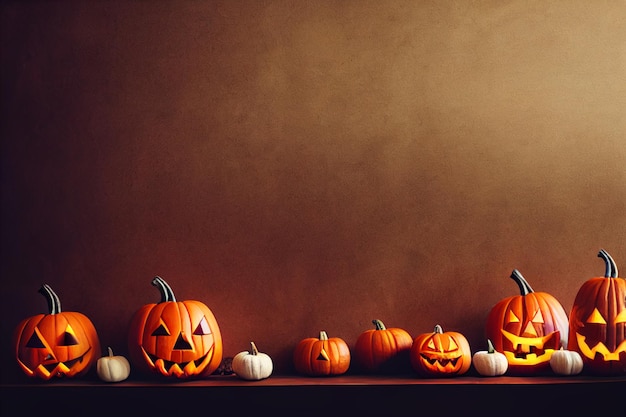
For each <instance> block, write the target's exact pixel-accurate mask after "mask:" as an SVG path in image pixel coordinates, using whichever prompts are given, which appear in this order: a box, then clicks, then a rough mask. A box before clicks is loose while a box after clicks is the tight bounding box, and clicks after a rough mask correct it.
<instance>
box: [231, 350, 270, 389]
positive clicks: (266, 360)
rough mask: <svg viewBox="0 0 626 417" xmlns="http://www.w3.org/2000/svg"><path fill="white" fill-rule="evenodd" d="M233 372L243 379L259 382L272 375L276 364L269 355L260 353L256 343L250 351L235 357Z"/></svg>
mask: <svg viewBox="0 0 626 417" xmlns="http://www.w3.org/2000/svg"><path fill="white" fill-rule="evenodd" d="M232 367H233V372H234V373H235V374H236V375H237V376H238V377H240V378H242V379H247V380H251V381H258V380H261V379H265V378H267V377H269V376H270V375H271V374H272V371H273V370H274V364H273V363H272V358H270V356H269V355H267V354H265V353H262V352H259V350H258V349H257V347H256V345H255V344H254V342H250V351H249V352H248V351H247V350H244V351H243V352H239V353H238V354H236V355H235V356H234V357H233V364H232Z"/></svg>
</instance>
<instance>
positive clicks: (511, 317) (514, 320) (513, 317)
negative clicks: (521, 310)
mask: <svg viewBox="0 0 626 417" xmlns="http://www.w3.org/2000/svg"><path fill="white" fill-rule="evenodd" d="M508 322H509V323H519V317H517V316H516V315H515V313H513V312H512V311H510V310H509V320H508Z"/></svg>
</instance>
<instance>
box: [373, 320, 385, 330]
mask: <svg viewBox="0 0 626 417" xmlns="http://www.w3.org/2000/svg"><path fill="white" fill-rule="evenodd" d="M372 323H374V326H376V330H386V329H387V328H386V327H385V324H384V323H383V322H382V320H378V319H375V320H372Z"/></svg>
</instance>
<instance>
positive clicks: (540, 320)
mask: <svg viewBox="0 0 626 417" xmlns="http://www.w3.org/2000/svg"><path fill="white" fill-rule="evenodd" d="M532 322H533V323H544V321H543V314H542V313H541V310H537V313H535V317H533V320H532Z"/></svg>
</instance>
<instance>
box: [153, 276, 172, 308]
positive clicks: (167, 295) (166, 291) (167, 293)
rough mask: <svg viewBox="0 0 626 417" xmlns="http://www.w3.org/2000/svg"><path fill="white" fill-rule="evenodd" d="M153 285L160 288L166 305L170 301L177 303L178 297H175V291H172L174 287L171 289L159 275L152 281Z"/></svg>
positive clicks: (162, 299) (162, 300)
mask: <svg viewBox="0 0 626 417" xmlns="http://www.w3.org/2000/svg"><path fill="white" fill-rule="evenodd" d="M152 285H154V286H155V287H158V288H159V291H160V292H161V302H162V303H166V302H168V301H176V297H174V291H172V287H170V286H169V284H168V283H167V282H165V280H164V279H163V278H161V277H160V276H158V275H157V276H156V277H154V279H153V280H152Z"/></svg>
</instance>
